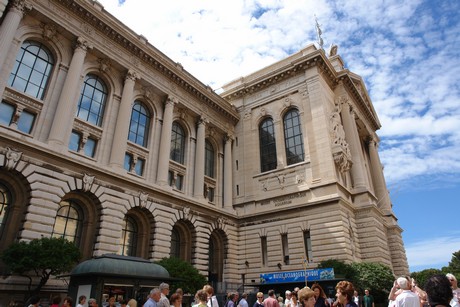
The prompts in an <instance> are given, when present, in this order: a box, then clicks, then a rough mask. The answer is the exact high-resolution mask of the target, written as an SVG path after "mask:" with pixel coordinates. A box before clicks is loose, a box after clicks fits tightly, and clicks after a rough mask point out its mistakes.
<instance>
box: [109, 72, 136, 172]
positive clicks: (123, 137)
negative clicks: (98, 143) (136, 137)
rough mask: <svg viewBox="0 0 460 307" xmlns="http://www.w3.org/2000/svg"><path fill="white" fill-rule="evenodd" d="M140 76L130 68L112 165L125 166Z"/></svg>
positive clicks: (112, 154)
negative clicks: (134, 95) (137, 82)
mask: <svg viewBox="0 0 460 307" xmlns="http://www.w3.org/2000/svg"><path fill="white" fill-rule="evenodd" d="M138 78H139V76H138V75H137V73H136V72H135V71H132V70H129V71H128V73H127V74H126V78H125V85H124V87H123V94H122V96H121V102H120V108H119V109H118V116H117V125H116V126H115V132H114V135H113V142H112V150H111V154H110V162H109V164H110V166H113V167H118V168H119V169H120V168H123V162H124V159H125V153H126V146H127V145H126V144H127V141H128V132H129V122H130V120H131V113H132V102H133V93H134V85H135V83H136V80H137V79H138Z"/></svg>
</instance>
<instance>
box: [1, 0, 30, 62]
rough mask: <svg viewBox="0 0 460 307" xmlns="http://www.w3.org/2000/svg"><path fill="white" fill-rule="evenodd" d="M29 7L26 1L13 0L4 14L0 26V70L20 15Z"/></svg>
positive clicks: (22, 15)
mask: <svg viewBox="0 0 460 307" xmlns="http://www.w3.org/2000/svg"><path fill="white" fill-rule="evenodd" d="M30 8H31V7H30V5H28V4H27V2H26V1H24V0H15V1H12V4H11V8H10V10H9V11H8V13H7V14H6V15H5V19H4V20H3V23H2V25H1V27H0V70H1V69H2V68H3V64H4V63H5V59H6V56H7V54H8V50H9V48H10V47H11V44H12V42H13V38H14V35H15V34H16V30H17V29H18V26H19V23H20V22H21V19H22V17H24V12H25V11H26V10H27V9H30Z"/></svg>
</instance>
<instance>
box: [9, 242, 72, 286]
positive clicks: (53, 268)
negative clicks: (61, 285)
mask: <svg viewBox="0 0 460 307" xmlns="http://www.w3.org/2000/svg"><path fill="white" fill-rule="evenodd" d="M0 259H1V260H2V261H3V262H4V263H5V265H6V266H7V267H8V269H9V270H10V271H11V273H13V274H18V275H21V276H24V277H27V278H28V279H29V286H28V289H29V293H30V292H32V293H38V292H39V291H40V289H41V288H42V287H43V286H44V285H45V284H46V282H47V281H48V279H49V278H50V276H51V275H59V274H62V273H65V272H69V271H70V270H71V269H72V268H73V266H74V265H75V264H76V263H78V261H79V260H80V250H79V249H78V247H76V246H75V244H74V243H72V242H69V241H67V240H65V239H62V238H41V239H34V240H32V241H30V242H24V241H22V242H16V243H13V244H11V245H10V246H9V247H8V248H7V249H6V250H4V251H3V253H2V254H1V255H0ZM34 276H37V277H40V282H39V283H38V285H37V286H36V287H35V288H34V289H33V290H32V289H31V287H32V277H34Z"/></svg>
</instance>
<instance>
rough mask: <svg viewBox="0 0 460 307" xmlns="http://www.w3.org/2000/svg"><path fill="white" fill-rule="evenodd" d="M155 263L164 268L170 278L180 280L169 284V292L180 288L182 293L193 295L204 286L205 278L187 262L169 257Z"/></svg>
mask: <svg viewBox="0 0 460 307" xmlns="http://www.w3.org/2000/svg"><path fill="white" fill-rule="evenodd" d="M155 263H157V264H159V265H161V266H162V267H164V268H165V269H166V270H167V271H168V272H169V275H170V276H171V277H174V278H178V279H180V280H178V281H173V282H171V284H170V287H171V290H175V289H177V288H182V290H183V291H184V293H192V294H195V293H196V291H198V290H199V289H202V288H203V286H204V285H205V284H206V278H205V277H204V276H203V275H201V274H200V272H199V271H198V270H197V269H196V268H194V267H193V266H192V265H191V264H190V263H188V262H187V261H184V260H181V259H179V258H175V257H171V258H163V259H161V260H160V261H157V262H155Z"/></svg>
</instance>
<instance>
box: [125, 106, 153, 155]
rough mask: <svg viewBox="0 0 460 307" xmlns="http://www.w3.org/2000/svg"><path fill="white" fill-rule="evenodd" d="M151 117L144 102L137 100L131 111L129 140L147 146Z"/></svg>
mask: <svg viewBox="0 0 460 307" xmlns="http://www.w3.org/2000/svg"><path fill="white" fill-rule="evenodd" d="M150 118H151V116H150V112H149V110H148V109H147V108H146V107H145V106H144V104H142V103H141V102H139V101H135V102H134V106H133V109H132V113H131V123H130V124H129V135H128V140H130V141H131V142H134V143H136V144H139V145H141V146H144V147H145V146H147V139H148V136H149V127H150Z"/></svg>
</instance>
